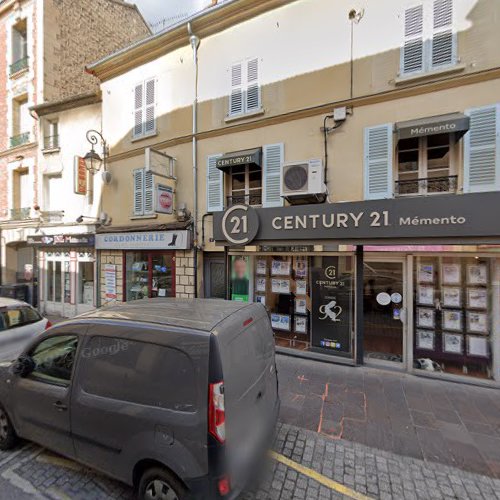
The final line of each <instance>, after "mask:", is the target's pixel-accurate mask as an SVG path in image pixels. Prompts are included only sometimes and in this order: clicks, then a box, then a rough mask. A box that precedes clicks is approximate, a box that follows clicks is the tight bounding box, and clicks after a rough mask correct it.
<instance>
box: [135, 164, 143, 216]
mask: <svg viewBox="0 0 500 500" xmlns="http://www.w3.org/2000/svg"><path fill="white" fill-rule="evenodd" d="M133 176H134V215H144V169H143V168H138V169H136V170H134V172H133Z"/></svg>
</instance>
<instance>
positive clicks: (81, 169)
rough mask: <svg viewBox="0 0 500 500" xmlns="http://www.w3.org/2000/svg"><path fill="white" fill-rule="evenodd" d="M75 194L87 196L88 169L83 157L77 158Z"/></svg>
mask: <svg viewBox="0 0 500 500" xmlns="http://www.w3.org/2000/svg"><path fill="white" fill-rule="evenodd" d="M74 178H75V193H76V194H87V167H86V165H85V160H84V159H83V158H82V157H81V156H75V175H74Z"/></svg>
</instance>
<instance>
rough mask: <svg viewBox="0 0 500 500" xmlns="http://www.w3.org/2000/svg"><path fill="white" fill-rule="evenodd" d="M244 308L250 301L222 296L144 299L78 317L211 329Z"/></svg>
mask: <svg viewBox="0 0 500 500" xmlns="http://www.w3.org/2000/svg"><path fill="white" fill-rule="evenodd" d="M245 307H248V304H246V303H242V302H233V301H229V300H220V299H173V298H172V299H170V298H160V299H143V300H135V301H133V302H126V303H121V304H117V305H113V306H107V307H103V308H101V309H96V310H95V311H91V312H89V313H85V314H82V315H80V316H78V318H77V319H104V320H122V321H137V322H139V323H153V324H159V325H170V326H178V327H184V328H194V329H196V330H203V331H207V332H209V331H211V330H213V329H214V328H215V327H216V326H217V325H218V324H219V323H220V322H221V321H223V320H224V319H226V318H227V317H228V316H230V315H231V314H234V313H235V312H236V311H239V310H240V309H243V308H245Z"/></svg>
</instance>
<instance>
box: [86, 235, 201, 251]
mask: <svg viewBox="0 0 500 500" xmlns="http://www.w3.org/2000/svg"><path fill="white" fill-rule="evenodd" d="M190 245H191V232H190V231H145V232H141V233H105V234H97V235H96V240H95V247H96V249H97V250H188V249H189V248H190Z"/></svg>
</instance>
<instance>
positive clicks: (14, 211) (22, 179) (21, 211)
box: [10, 168, 33, 220]
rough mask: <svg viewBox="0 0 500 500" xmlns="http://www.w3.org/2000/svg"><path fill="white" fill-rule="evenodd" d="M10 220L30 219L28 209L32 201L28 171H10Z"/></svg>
mask: <svg viewBox="0 0 500 500" xmlns="http://www.w3.org/2000/svg"><path fill="white" fill-rule="evenodd" d="M12 187H13V190H12V208H11V211H10V216H11V219H12V220H25V219H28V218H29V217H30V207H31V205H32V199H33V189H32V186H31V181H30V175H29V170H28V169H27V168H21V169H18V170H13V171H12Z"/></svg>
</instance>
